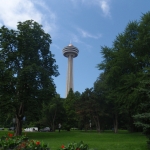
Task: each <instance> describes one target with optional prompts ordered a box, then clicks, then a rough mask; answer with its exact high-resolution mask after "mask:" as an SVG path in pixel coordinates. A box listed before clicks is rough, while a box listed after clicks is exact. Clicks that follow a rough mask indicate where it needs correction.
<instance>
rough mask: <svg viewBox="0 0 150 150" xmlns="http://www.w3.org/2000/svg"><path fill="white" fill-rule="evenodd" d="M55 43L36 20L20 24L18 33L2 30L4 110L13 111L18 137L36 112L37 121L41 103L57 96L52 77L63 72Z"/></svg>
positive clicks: (0, 103) (0, 85)
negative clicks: (23, 122) (25, 121)
mask: <svg viewBox="0 0 150 150" xmlns="http://www.w3.org/2000/svg"><path fill="white" fill-rule="evenodd" d="M51 42H52V40H51V37H50V35H49V34H47V33H45V32H44V30H43V29H42V25H39V24H38V23H37V22H35V21H33V20H27V21H25V22H18V25H17V30H13V29H8V28H7V27H5V26H2V27H1V28H0V70H1V71H0V95H1V97H0V107H1V108H3V110H4V111H5V110H6V109H7V108H8V107H9V110H11V112H13V113H12V116H15V118H16V123H17V127H16V135H18V134H21V120H22V118H23V117H24V116H26V115H28V116H30V115H29V112H30V114H31V112H32V115H33V116H34V118H33V117H32V119H37V118H38V117H39V116H38V115H39V110H40V109H41V105H40V104H41V103H42V102H43V101H45V102H48V101H49V100H50V99H51V98H52V97H54V96H55V94H56V91H55V88H56V87H55V84H54V81H53V78H52V77H53V76H55V77H56V76H58V75H59V73H58V66H57V65H56V60H55V59H54V55H53V54H52V53H51V51H50V44H51ZM35 108H36V109H35ZM27 118H28V117H27ZM28 119H29V118H28Z"/></svg>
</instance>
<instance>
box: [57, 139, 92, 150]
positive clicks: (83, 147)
mask: <svg viewBox="0 0 150 150" xmlns="http://www.w3.org/2000/svg"><path fill="white" fill-rule="evenodd" d="M59 150H92V149H90V148H89V146H88V145H87V144H84V142H83V141H81V142H79V143H75V142H74V143H69V144H68V145H67V146H65V145H62V146H61V149H59Z"/></svg>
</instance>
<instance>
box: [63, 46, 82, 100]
mask: <svg viewBox="0 0 150 150" xmlns="http://www.w3.org/2000/svg"><path fill="white" fill-rule="evenodd" d="M78 53H79V50H78V49H77V48H76V47H74V46H73V45H72V44H69V45H68V46H66V47H64V49H63V55H64V56H65V57H67V58H68V71H67V85H66V97H67V95H68V93H69V91H70V89H72V90H73V58H75V57H77V56H78Z"/></svg>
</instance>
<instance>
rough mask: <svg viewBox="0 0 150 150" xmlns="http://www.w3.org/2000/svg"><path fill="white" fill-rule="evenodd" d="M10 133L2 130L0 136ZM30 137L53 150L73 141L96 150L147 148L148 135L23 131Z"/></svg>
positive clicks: (124, 132) (135, 149)
mask: <svg viewBox="0 0 150 150" xmlns="http://www.w3.org/2000/svg"><path fill="white" fill-rule="evenodd" d="M6 133H8V131H1V132H0V136H2V135H4V134H6ZM24 133H26V135H27V136H28V137H29V138H30V139H34V140H39V141H41V142H44V143H46V144H48V146H49V147H50V149H51V150H57V149H59V148H60V147H61V145H63V144H64V145H67V144H68V143H71V142H80V141H83V142H84V143H86V144H88V145H89V147H90V148H94V149H96V150H147V145H146V141H147V139H146V137H145V136H144V135H143V134H142V133H129V132H128V131H118V133H117V134H115V133H113V132H112V131H104V132H102V133H97V132H96V131H86V132H85V131H77V130H74V131H70V132H67V131H61V132H60V133H59V132H58V131H55V132H23V134H24Z"/></svg>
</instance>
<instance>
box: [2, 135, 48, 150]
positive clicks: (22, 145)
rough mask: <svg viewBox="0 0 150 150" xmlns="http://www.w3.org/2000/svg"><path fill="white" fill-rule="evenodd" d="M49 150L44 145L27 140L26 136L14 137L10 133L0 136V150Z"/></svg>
mask: <svg viewBox="0 0 150 150" xmlns="http://www.w3.org/2000/svg"><path fill="white" fill-rule="evenodd" d="M8 149H11V150H25V149H27V150H49V148H48V147H47V145H46V144H44V143H42V142H40V141H35V140H29V138H28V137H27V136H26V135H23V136H14V135H13V134H12V133H8V134H7V135H5V136H2V137H1V139H0V150H8Z"/></svg>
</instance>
